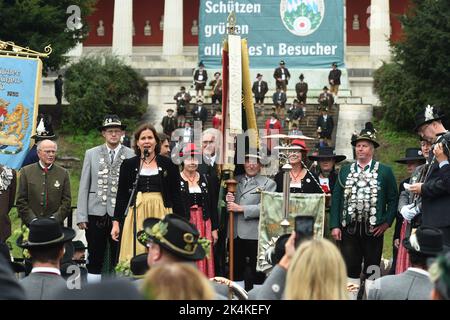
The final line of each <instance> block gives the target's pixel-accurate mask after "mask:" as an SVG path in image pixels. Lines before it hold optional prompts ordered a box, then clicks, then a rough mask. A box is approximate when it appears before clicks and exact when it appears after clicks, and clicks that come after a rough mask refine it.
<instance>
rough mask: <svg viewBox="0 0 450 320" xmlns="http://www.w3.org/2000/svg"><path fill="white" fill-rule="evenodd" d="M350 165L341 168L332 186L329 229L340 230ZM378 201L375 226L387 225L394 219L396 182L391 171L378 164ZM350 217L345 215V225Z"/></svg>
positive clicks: (396, 198) (373, 164)
mask: <svg viewBox="0 0 450 320" xmlns="http://www.w3.org/2000/svg"><path fill="white" fill-rule="evenodd" d="M375 162H376V161H375V160H373V161H372V166H371V168H370V169H371V170H372V169H373V167H374V166H375ZM352 165H353V163H352V164H350V165H346V166H344V167H342V169H341V170H340V172H339V176H338V181H336V185H335V186H334V190H333V196H332V200H331V211H330V229H333V228H340V227H341V219H342V211H343V209H344V190H345V182H346V180H347V176H348V174H349V173H350V166H352ZM377 180H378V201H377V214H376V217H377V225H380V224H383V223H385V222H387V223H388V224H389V225H391V224H392V222H393V221H394V219H395V215H396V213H397V204H398V190H397V182H396V181H395V177H394V173H393V172H392V169H391V168H390V167H388V166H386V165H383V164H381V163H380V165H379V167H378V177H377ZM349 222H350V217H349V216H348V215H347V225H348V223H349Z"/></svg>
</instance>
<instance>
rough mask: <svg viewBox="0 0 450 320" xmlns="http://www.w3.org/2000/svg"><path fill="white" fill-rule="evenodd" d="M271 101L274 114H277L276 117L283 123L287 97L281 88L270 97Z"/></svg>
mask: <svg viewBox="0 0 450 320" xmlns="http://www.w3.org/2000/svg"><path fill="white" fill-rule="evenodd" d="M272 101H273V105H274V106H275V113H276V114H277V117H278V118H279V119H280V120H282V121H284V111H285V108H286V101H287V96H286V93H285V92H284V91H283V89H282V88H277V91H276V92H275V93H274V94H273V95H272Z"/></svg>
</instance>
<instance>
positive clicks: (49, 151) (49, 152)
mask: <svg viewBox="0 0 450 320" xmlns="http://www.w3.org/2000/svg"><path fill="white" fill-rule="evenodd" d="M40 151H41V152H43V153H46V154H55V153H56V150H40Z"/></svg>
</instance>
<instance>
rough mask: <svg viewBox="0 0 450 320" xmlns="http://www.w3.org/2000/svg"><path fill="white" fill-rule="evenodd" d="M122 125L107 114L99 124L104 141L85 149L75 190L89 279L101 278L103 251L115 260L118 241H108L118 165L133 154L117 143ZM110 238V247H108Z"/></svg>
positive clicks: (116, 186) (117, 118) (114, 117)
mask: <svg viewBox="0 0 450 320" xmlns="http://www.w3.org/2000/svg"><path fill="white" fill-rule="evenodd" d="M124 129H125V125H123V124H122V123H121V121H120V119H119V117H118V116H116V115H107V116H106V117H105V119H104V121H103V126H101V127H100V128H99V130H100V131H101V132H102V136H103V137H104V138H105V143H104V144H102V145H100V146H97V147H94V148H92V149H89V150H87V151H86V154H85V156H84V162H83V170H82V171H81V178H80V189H79V191H78V205H77V224H78V227H79V228H80V229H82V230H83V229H84V230H86V240H87V242H88V258H87V262H88V263H87V269H88V282H96V281H99V280H100V279H101V274H102V269H103V262H104V260H105V253H106V252H108V253H109V257H110V259H109V260H110V261H114V258H115V255H116V250H117V242H115V241H109V239H110V234H111V228H112V222H111V217H112V216H113V214H114V207H115V204H116V194H117V188H118V181H119V170H120V165H121V164H122V161H123V160H124V159H128V158H131V157H133V156H134V152H133V150H131V149H130V148H128V147H125V146H123V145H121V144H120V137H121V136H122V134H123V130H124ZM108 242H109V248H110V250H109V251H107V248H108V246H107V244H108Z"/></svg>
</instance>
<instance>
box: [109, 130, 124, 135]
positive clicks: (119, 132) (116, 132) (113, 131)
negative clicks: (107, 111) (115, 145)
mask: <svg viewBox="0 0 450 320" xmlns="http://www.w3.org/2000/svg"><path fill="white" fill-rule="evenodd" d="M105 132H106V133H107V134H121V133H122V130H106V131H105Z"/></svg>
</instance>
